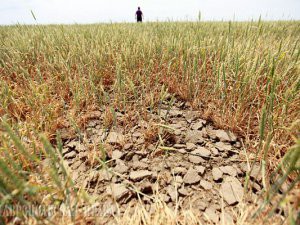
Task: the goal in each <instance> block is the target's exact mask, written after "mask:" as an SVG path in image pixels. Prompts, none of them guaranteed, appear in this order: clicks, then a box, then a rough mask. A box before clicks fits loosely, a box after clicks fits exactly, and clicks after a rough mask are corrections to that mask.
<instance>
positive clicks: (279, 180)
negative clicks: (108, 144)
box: [0, 20, 300, 224]
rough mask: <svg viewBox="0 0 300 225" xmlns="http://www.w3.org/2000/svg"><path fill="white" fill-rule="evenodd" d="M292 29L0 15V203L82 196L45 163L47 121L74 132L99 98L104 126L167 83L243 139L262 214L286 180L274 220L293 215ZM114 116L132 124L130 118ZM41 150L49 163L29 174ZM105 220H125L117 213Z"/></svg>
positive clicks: (299, 66) (299, 78)
mask: <svg viewBox="0 0 300 225" xmlns="http://www.w3.org/2000/svg"><path fill="white" fill-rule="evenodd" d="M299 37H300V22H299V21H289V22H282V21H277V22H264V21H260V20H259V21H251V22H165V23H158V22H157V23H143V24H130V23H124V24H92V25H47V26H42V25H32V26H27V25H14V26H1V27H0V78H1V79H0V117H1V128H0V174H1V175H0V209H1V207H3V206H9V207H11V208H12V209H14V206H16V205H22V206H30V205H32V204H38V205H39V206H42V207H48V206H49V205H59V204H62V203H64V204H65V205H66V207H67V206H68V204H69V203H70V201H71V200H72V201H77V202H80V201H88V202H90V201H91V200H87V199H89V197H88V196H87V194H86V193H84V191H78V192H77V191H74V189H73V186H72V181H71V180H70V177H69V176H68V173H67V171H64V170H63V164H60V163H58V164H59V165H58V166H57V165H55V162H59V160H60V156H59V149H60V148H61V146H62V143H61V140H60V138H59V136H60V135H58V133H57V131H58V130H59V129H62V128H65V127H69V128H70V131H69V132H70V133H71V132H73V133H76V132H77V131H78V130H80V129H81V128H82V127H83V126H84V124H85V123H86V122H87V121H88V120H89V116H90V113H91V112H92V111H95V110H98V109H102V108H104V109H105V113H106V114H105V116H106V120H105V121H106V124H105V125H106V126H111V125H112V124H113V115H114V112H115V111H117V110H118V111H122V112H124V113H125V114H128V116H129V117H130V116H132V115H134V113H135V112H139V113H141V114H143V112H145V111H146V110H148V109H149V108H150V109H154V108H155V107H157V105H158V104H159V103H160V101H162V100H163V99H164V98H165V96H166V95H167V94H171V95H174V96H176V98H178V99H181V100H182V101H185V102H188V103H189V104H190V105H191V106H192V108H194V109H197V110H200V111H201V117H202V118H203V119H206V120H209V121H212V122H213V123H214V124H215V125H216V126H217V127H219V128H222V129H229V130H231V131H233V132H235V133H236V134H238V135H239V136H240V137H242V138H243V146H244V149H245V151H246V152H247V153H248V155H249V159H250V161H251V160H253V161H254V160H258V161H259V162H260V163H261V165H262V168H263V169H262V176H263V186H264V192H263V196H264V206H263V209H261V210H257V212H258V213H260V215H269V214H268V213H274V212H273V211H272V210H273V207H272V206H271V205H270V204H269V203H270V202H272V201H273V200H274V199H278V196H277V193H278V190H279V189H280V187H281V185H282V184H283V183H287V184H288V188H287V189H286V190H285V192H284V193H283V195H281V196H282V197H279V200H278V201H279V202H280V203H278V204H281V205H282V207H285V208H287V209H288V211H289V212H290V213H289V216H288V217H287V218H285V220H284V222H285V223H294V224H296V220H297V218H295V215H296V214H297V210H299V202H300V201H299V195H298V197H297V193H298V194H299V180H300V175H299V163H300V160H299V159H300V139H299V134H300V133H299V130H300V94H299V93H300V92H299V89H300V42H299V40H300V39H299ZM124 126H132V125H131V120H126V121H124ZM45 158H49V159H50V160H51V161H52V162H53V167H52V169H51V170H49V171H47V172H45V173H41V170H40V169H39V164H40V163H41V161H42V160H44V159H45ZM58 170H60V171H61V170H62V171H64V172H63V176H61V174H59V171H58ZM274 174H275V176H274ZM295 193H296V197H295ZM291 199H292V201H290V200H291ZM291 202H292V203H291ZM90 204H92V203H90ZM273 206H274V204H273ZM162 208H164V207H162ZM13 211H14V210H13ZM252 211H253V210H252V208H251V206H248V207H246V206H245V208H244V209H243V212H242V213H241V214H240V216H239V220H238V221H237V223H240V224H246V223H253V221H252V222H251V220H250V219H251V218H252ZM295 213H296V214H295ZM144 214H145V212H140V213H137V214H136V218H135V219H136V220H135V223H136V224H151V223H152V224H153V223H157V224H168V223H169V224H176V222H177V223H180V224H186V223H192V224H197V219H196V217H194V216H193V215H190V214H184V215H183V216H182V215H181V216H176V215H175V214H174V212H169V211H168V210H167V209H166V208H165V209H164V210H163V212H161V211H160V210H158V211H157V216H156V217H154V218H148V217H147V215H144ZM270 215H271V214H270ZM16 218H17V219H16ZM16 220H17V221H19V220H20V221H25V222H24V223H34V224H37V223H56V222H57V223H62V224H65V223H71V224H79V223H80V224H81V223H87V222H91V221H93V222H95V220H94V218H86V217H82V216H81V215H80V214H77V216H72V215H70V216H68V217H64V216H62V215H61V214H59V213H56V214H54V216H52V217H40V216H36V215H35V214H32V215H24V214H23V213H22V210H20V212H18V213H17V216H16V217H15V216H12V217H9V216H7V217H5V216H1V215H0V222H2V223H13V222H14V221H16ZM259 221H260V222H261V220H259ZM298 221H299V218H298ZM93 222H92V223H93ZM117 222H118V223H119V224H126V223H128V224H132V223H133V221H130V217H126V215H125V216H124V217H123V218H119V219H117ZM273 222H274V223H277V222H278V221H273ZM95 223H97V222H95ZM261 223H263V222H261Z"/></svg>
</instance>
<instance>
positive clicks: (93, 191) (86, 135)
mask: <svg viewBox="0 0 300 225" xmlns="http://www.w3.org/2000/svg"><path fill="white" fill-rule="evenodd" d="M123 117H125V115H124V114H122V113H116V120H122V118H123ZM147 118H149V119H148V120H147V121H145V120H140V121H139V123H138V124H137V125H136V126H134V127H132V128H126V127H121V126H112V128H111V129H104V128H103V123H104V119H105V118H104V113H99V118H96V119H94V120H91V121H89V122H88V123H87V126H86V129H85V130H84V131H82V134H81V136H80V137H78V138H74V139H68V140H65V141H64V148H63V157H64V160H65V162H66V165H67V166H68V168H69V171H70V174H71V177H72V180H73V181H74V183H75V186H76V187H77V188H78V189H84V190H85V191H86V192H88V193H89V194H90V195H92V196H95V197H96V198H97V199H98V200H97V203H96V204H95V205H94V206H95V207H94V208H93V213H94V214H95V215H98V216H102V217H103V216H104V217H106V218H108V220H110V219H112V218H114V217H115V216H116V215H123V214H124V213H126V215H130V213H132V214H133V213H134V208H135V207H136V206H137V205H138V204H141V205H143V207H144V208H145V210H147V212H149V213H150V214H151V212H153V213H154V212H155V208H156V203H157V200H158V199H159V201H161V202H164V203H165V204H166V205H167V206H168V207H170V208H172V209H174V210H175V209H176V210H189V209H191V210H192V211H194V212H195V213H196V214H198V215H200V216H199V218H200V220H202V222H208V221H210V222H213V223H216V224H218V223H221V222H224V223H225V224H226V223H227V224H231V223H233V222H236V218H237V214H238V212H239V209H238V206H239V203H240V202H241V201H243V202H248V203H254V202H255V201H256V200H257V199H258V196H259V193H260V191H261V188H262V187H261V178H260V176H259V174H260V173H259V169H260V168H259V166H258V165H257V166H255V167H254V169H253V170H252V174H251V179H252V180H253V182H252V183H251V184H252V189H251V191H248V192H247V194H245V192H244V183H245V175H246V172H247V171H248V166H247V161H246V157H245V155H244V154H245V152H244V151H243V150H242V146H241V140H239V138H238V137H237V136H236V135H235V134H233V133H232V132H230V131H226V130H220V129H217V128H215V127H214V126H213V124H211V123H210V122H208V121H205V120H203V119H201V114H200V113H199V112H198V111H193V110H191V108H190V107H188V106H187V105H186V104H185V103H184V102H180V101H176V102H175V104H174V105H173V106H169V105H168V104H161V105H160V107H159V108H158V109H157V110H156V111H152V112H151V111H149V112H148V115H147Z"/></svg>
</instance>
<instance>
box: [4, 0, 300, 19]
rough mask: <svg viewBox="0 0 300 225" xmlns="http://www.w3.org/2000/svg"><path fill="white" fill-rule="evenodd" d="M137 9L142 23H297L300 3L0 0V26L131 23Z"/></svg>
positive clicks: (252, 0)
mask: <svg viewBox="0 0 300 225" xmlns="http://www.w3.org/2000/svg"><path fill="white" fill-rule="evenodd" d="M137 6H140V7H141V9H142V11H143V13H144V18H145V21H156V20H168V19H172V20H187V19H188V20H196V19H197V18H198V13H199V11H201V14H202V20H222V19H223V20H232V19H235V20H251V19H255V20H257V19H258V18H259V16H260V15H261V16H262V18H263V19H264V20H277V19H284V20H290V19H294V20H300V0H106V1H105V0H0V24H1V25H3V24H15V23H21V24H25V23H26V24H32V23H35V21H34V19H33V17H32V15H31V12H30V10H32V11H33V12H34V14H35V16H36V18H37V23H39V24H49V23H98V22H134V14H135V11H136V8H137Z"/></svg>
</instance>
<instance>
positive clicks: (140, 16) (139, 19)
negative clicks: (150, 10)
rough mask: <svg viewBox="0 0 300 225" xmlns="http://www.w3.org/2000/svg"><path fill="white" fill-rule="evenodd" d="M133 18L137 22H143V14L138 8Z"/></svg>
mask: <svg viewBox="0 0 300 225" xmlns="http://www.w3.org/2000/svg"><path fill="white" fill-rule="evenodd" d="M135 18H136V21H137V22H142V20H143V12H142V11H141V8H140V7H138V10H137V11H136V13H135Z"/></svg>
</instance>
